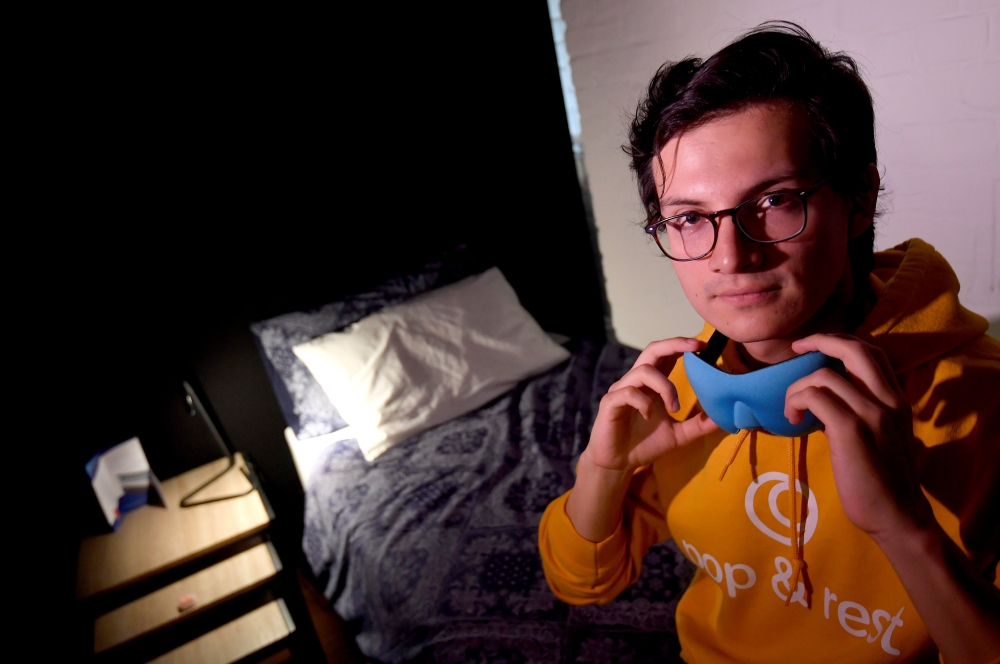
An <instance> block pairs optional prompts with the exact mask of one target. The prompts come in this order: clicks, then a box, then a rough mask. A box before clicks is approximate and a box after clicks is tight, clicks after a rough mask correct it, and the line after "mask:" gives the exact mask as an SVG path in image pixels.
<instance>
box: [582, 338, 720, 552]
mask: <svg viewBox="0 0 1000 664" xmlns="http://www.w3.org/2000/svg"><path fill="white" fill-rule="evenodd" d="M704 346H705V343H704V342H702V341H698V340H697V339H684V338H676V339H667V340H665V341H655V342H653V343H651V344H649V346H647V347H646V349H645V350H644V351H642V353H640V354H639V358H638V359H637V360H636V361H635V364H634V365H632V368H631V369H630V370H629V372H628V373H627V374H625V375H624V376H622V378H621V380H619V381H618V382H616V383H615V384H614V385H612V386H611V387H610V389H608V393H607V394H606V395H604V397H603V398H602V399H601V405H600V408H599V409H598V411H597V420H596V421H595V422H594V428H593V429H592V430H591V433H590V442H589V443H588V444H587V449H586V450H584V452H583V454H582V455H581V456H580V465H579V466H578V467H577V476H576V484H575V485H574V486H573V492H572V493H571V494H570V496H569V499H568V500H567V502H566V514H568V515H569V518H570V521H572V522H573V527H574V528H576V532H578V533H579V534H580V535H582V536H583V537H585V538H586V539H588V540H590V541H592V542H600V541H602V540H604V539H605V538H607V537H608V536H609V535H611V534H612V533H614V531H615V528H617V527H618V523H619V521H620V520H621V511H622V510H621V505H622V501H624V499H625V493H626V491H627V489H628V485H629V482H630V481H631V479H632V473H633V471H635V469H636V468H638V467H639V466H644V465H646V464H648V463H652V461H653V460H654V459H656V458H657V457H658V456H660V455H661V454H663V453H665V452H667V451H669V450H671V449H673V448H675V447H677V446H678V445H686V444H687V443H689V442H691V441H692V440H694V439H696V438H698V437H699V436H702V435H704V434H706V433H710V432H712V431H715V430H716V429H718V425H716V424H715V422H713V421H712V420H710V419H709V418H708V416H707V415H705V414H704V413H699V414H698V415H696V416H694V417H692V418H690V419H688V420H686V421H684V422H678V421H677V420H675V419H674V418H672V417H671V416H670V415H669V414H668V412H677V410H679V409H680V403H679V402H678V400H677V389H676V388H675V387H674V385H673V383H671V382H670V380H669V379H668V378H667V375H668V374H669V373H670V371H671V370H672V369H673V368H674V365H675V364H677V359H678V358H679V357H680V356H681V354H683V353H685V352H687V351H696V350H699V349H701V348H703V347H704Z"/></svg>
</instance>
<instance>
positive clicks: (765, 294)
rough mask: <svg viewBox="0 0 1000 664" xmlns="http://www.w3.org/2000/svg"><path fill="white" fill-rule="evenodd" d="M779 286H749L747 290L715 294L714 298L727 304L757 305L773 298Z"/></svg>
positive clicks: (736, 289)
mask: <svg viewBox="0 0 1000 664" xmlns="http://www.w3.org/2000/svg"><path fill="white" fill-rule="evenodd" d="M779 290H781V287H780V286H751V287H748V288H732V289H729V290H725V291H722V292H720V293H716V294H715V297H716V298H719V299H720V300H723V301H724V302H728V303H729V304H735V305H741V304H758V303H760V302H765V301H767V300H770V299H771V298H773V297H775V296H776V295H777V293H778V291H779Z"/></svg>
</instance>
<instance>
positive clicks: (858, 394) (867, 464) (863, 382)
mask: <svg viewBox="0 0 1000 664" xmlns="http://www.w3.org/2000/svg"><path fill="white" fill-rule="evenodd" d="M792 350H794V351H795V352H797V353H807V352H810V351H817V350H818V351H820V352H821V353H824V354H826V355H828V356H830V357H834V358H837V359H838V360H840V361H841V362H843V363H844V367H845V368H846V369H847V376H846V377H844V376H841V375H840V374H838V373H836V372H835V371H833V370H831V369H828V368H826V369H820V370H819V371H816V372H814V373H812V374H810V375H808V376H806V377H805V378H802V379H800V380H797V381H796V382H794V383H793V384H792V385H791V386H790V387H789V388H788V391H787V392H786V394H785V417H787V418H788V420H789V421H790V422H792V423H793V424H796V423H798V422H801V421H802V417H803V411H805V410H810V411H812V413H813V415H815V416H816V417H817V418H818V419H819V420H820V421H821V422H823V424H824V425H825V427H826V437H827V439H828V440H829V441H830V462H831V464H832V466H833V477H834V481H835V482H836V484H837V492H838V494H839V495H840V502H841V504H842V505H843V507H844V512H845V513H846V514H847V518H849V519H850V520H851V521H852V522H853V523H854V525H856V526H857V527H858V528H861V529H862V530H864V531H865V532H866V533H868V534H869V535H871V536H872V537H873V538H875V539H876V540H878V539H879V538H882V537H887V536H892V535H893V534H894V533H895V532H897V531H898V530H899V529H900V528H909V529H912V528H914V527H916V528H920V527H922V526H923V525H926V524H927V523H929V522H933V515H932V513H931V510H930V505H929V504H928V503H927V499H926V498H925V497H924V495H923V493H922V492H921V490H920V484H919V482H918V481H917V478H916V473H915V472H914V466H913V457H912V446H913V419H912V415H911V412H910V405H909V403H908V402H907V400H906V397H905V396H904V394H903V391H902V389H901V388H900V387H899V383H898V382H897V381H896V376H895V375H894V373H893V371H892V367H891V366H890V364H889V358H888V356H887V355H886V354H885V352H884V351H883V350H882V349H881V348H878V347H876V346H872V345H870V344H866V343H865V342H863V341H861V340H860V339H857V338H855V337H851V336H848V335H846V334H814V335H812V336H809V337H806V338H805V339H800V340H798V341H796V342H795V343H793V344H792Z"/></svg>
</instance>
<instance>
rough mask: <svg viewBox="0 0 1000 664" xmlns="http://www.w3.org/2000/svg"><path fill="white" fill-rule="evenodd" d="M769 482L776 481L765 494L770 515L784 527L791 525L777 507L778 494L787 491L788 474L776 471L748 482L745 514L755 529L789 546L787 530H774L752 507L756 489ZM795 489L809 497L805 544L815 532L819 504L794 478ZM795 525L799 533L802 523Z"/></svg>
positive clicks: (811, 493) (813, 495)
mask: <svg viewBox="0 0 1000 664" xmlns="http://www.w3.org/2000/svg"><path fill="white" fill-rule="evenodd" d="M770 482H777V484H775V485H774V486H773V487H772V488H771V492H770V493H769V494H768V495H767V504H768V506H769V507H770V508H771V516H773V517H774V519H775V520H776V521H777V522H778V523H780V524H781V525H783V526H785V527H786V528H788V527H789V526H790V525H791V521H790V520H789V519H788V517H787V516H785V515H784V514H782V513H781V510H779V509H778V496H780V495H781V494H782V493H783V492H785V491H788V475H786V474H785V473H779V472H777V471H772V472H769V473H764V474H763V475H761V476H760V477H758V478H757V481H756V482H750V486H748V487H747V494H746V499H745V500H744V501H743V502H744V505H745V506H746V509H747V516H748V517H750V521H751V522H752V523H753V525H755V526H757V529H758V530H760V532H762V533H764V534H765V535H767V536H768V537H770V538H771V539H773V540H777V541H778V542H781V543H782V544H784V545H785V546H791V545H792V540H791V538H790V537H789V536H788V534H787V532H788V531H785V533H786V534H781V533H777V532H775V531H774V530H772V529H771V528H770V527H769V526H768V525H767V524H766V523H764V522H763V521H761V518H760V517H759V516H757V512H756V511H755V509H754V497H755V496H756V495H757V491H758V490H759V489H760V488H761V487H763V486H764V485H765V484H768V483H770ZM795 490H796V492H797V493H800V494H802V495H808V497H809V502H808V508H807V509H806V514H805V517H806V522H805V537H804V538H803V540H802V543H803V544H805V543H806V542H808V541H809V540H810V539H811V538H812V536H813V533H815V532H816V522H817V521H818V520H819V506H818V505H817V504H816V496H815V494H813V492H812V491H810V490H809V486H808V485H804V484H802V482H800V481H799V480H795ZM796 525H797V526H798V528H797V530H798V532H800V533H801V532H802V527H803V524H802V523H801V522H800V523H798V524H796Z"/></svg>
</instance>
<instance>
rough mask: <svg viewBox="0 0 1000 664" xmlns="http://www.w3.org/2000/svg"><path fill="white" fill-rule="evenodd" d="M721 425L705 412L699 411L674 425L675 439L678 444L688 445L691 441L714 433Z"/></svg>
mask: <svg viewBox="0 0 1000 664" xmlns="http://www.w3.org/2000/svg"><path fill="white" fill-rule="evenodd" d="M718 428H719V425H718V424H716V423H715V422H713V421H712V420H711V418H710V417H709V416H708V415H706V414H705V413H698V414H697V415H695V416H694V417H689V418H688V419H686V420H684V421H683V422H678V423H677V424H675V425H674V439H675V440H676V441H677V444H678V445H687V444H688V443H690V442H691V441H693V440H695V439H697V438H700V437H701V436H704V435H705V434H707V433H712V432H713V431H715V430H717V429H718Z"/></svg>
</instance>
